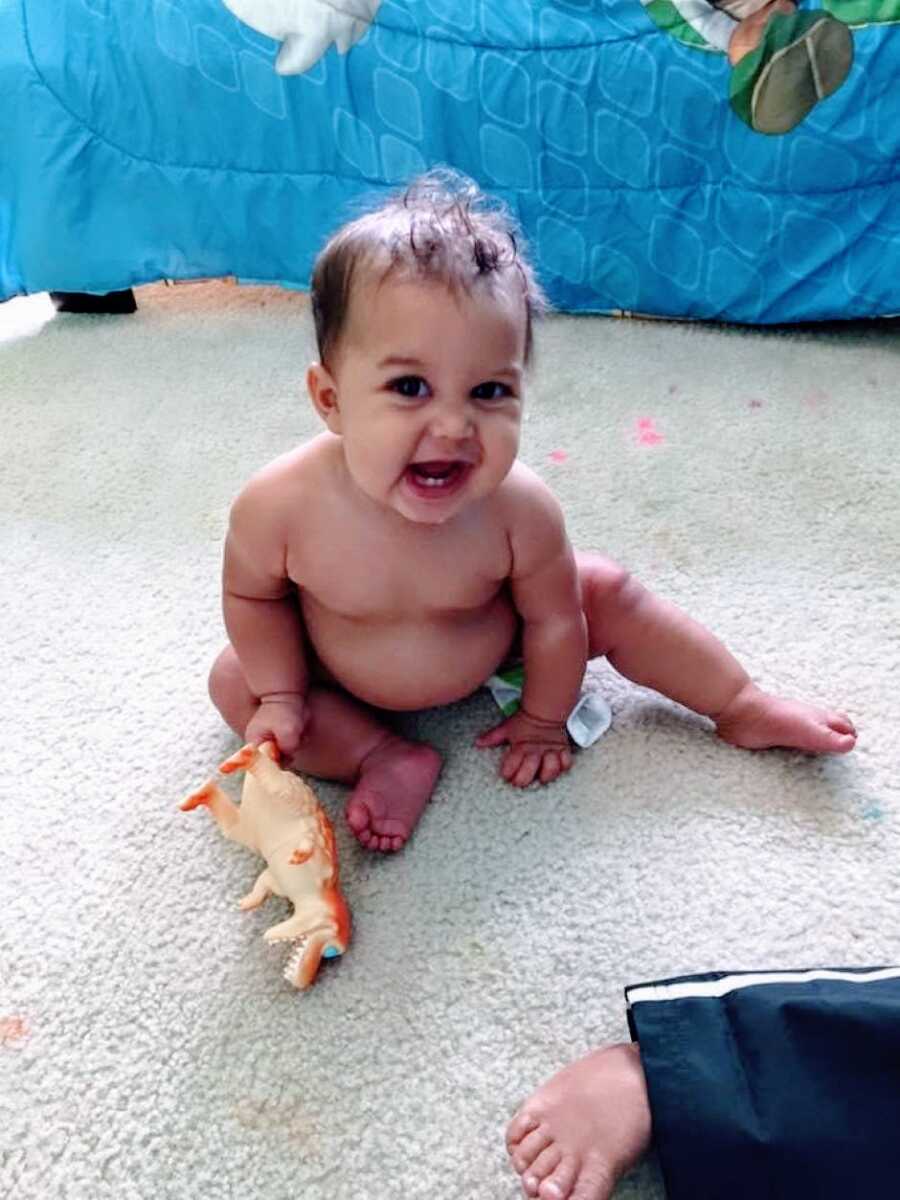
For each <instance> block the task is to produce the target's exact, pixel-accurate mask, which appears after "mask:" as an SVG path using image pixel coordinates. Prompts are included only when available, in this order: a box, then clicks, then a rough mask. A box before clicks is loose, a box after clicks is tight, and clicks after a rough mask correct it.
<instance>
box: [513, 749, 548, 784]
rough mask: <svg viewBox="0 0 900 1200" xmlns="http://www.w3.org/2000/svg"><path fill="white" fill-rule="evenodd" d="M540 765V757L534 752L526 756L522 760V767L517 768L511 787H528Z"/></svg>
mask: <svg viewBox="0 0 900 1200" xmlns="http://www.w3.org/2000/svg"><path fill="white" fill-rule="evenodd" d="M540 765H541V756H540V754H538V753H536V752H535V751H531V752H530V753H529V754H526V755H525V757H524V759H523V760H522V765H521V766H520V767H519V769H518V771H517V772H516V774H515V778H514V779H513V780H512V784H513V787H522V788H523V787H528V785H529V783H533V782H534V777H535V775H537V773H538V768H539V767H540Z"/></svg>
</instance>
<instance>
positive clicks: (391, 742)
mask: <svg viewBox="0 0 900 1200" xmlns="http://www.w3.org/2000/svg"><path fill="white" fill-rule="evenodd" d="M440 769H441V756H440V755H439V754H438V752H437V750H433V749H432V748H431V747H430V746H423V745H422V744H421V742H405V741H402V740H401V739H400V738H389V739H388V740H387V741H386V742H382V743H381V744H380V745H379V746H377V747H376V748H375V749H374V750H373V751H372V752H371V753H370V754H369V755H367V757H366V758H364V759H363V762H362V766H361V767H360V774H359V782H358V783H357V785H356V787H355V788H354V789H353V794H352V796H351V797H350V799H349V800H348V801H347V809H346V815H347V824H348V825H349V826H350V828H351V829H352V830H353V832H354V833H355V834H356V837H357V839H358V841H359V842H360V844H361V845H363V846H365V847H366V849H367V850H399V849H400V847H401V846H402V845H403V844H404V842H405V841H406V839H407V838H408V837H409V835H410V834H411V833H412V831H413V829H414V828H415V826H416V822H417V821H418V820H419V817H420V816H421V815H422V810H423V809H424V808H425V805H426V804H427V803H428V801H429V800H430V798H431V793H432V792H433V791H434V785H435V783H436V782H437V777H438V774H439V773H440Z"/></svg>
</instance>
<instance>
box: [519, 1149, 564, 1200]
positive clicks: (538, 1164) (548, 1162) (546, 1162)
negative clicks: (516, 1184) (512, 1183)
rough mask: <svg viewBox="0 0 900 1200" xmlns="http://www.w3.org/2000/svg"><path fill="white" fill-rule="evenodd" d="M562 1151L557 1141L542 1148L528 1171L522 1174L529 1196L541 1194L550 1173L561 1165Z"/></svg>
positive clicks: (523, 1185)
mask: <svg viewBox="0 0 900 1200" xmlns="http://www.w3.org/2000/svg"><path fill="white" fill-rule="evenodd" d="M561 1158H562V1151H561V1150H560V1148H559V1146H558V1145H557V1144H556V1142H551V1143H550V1145H549V1146H547V1148H546V1149H545V1150H542V1151H541V1152H540V1154H539V1155H538V1156H537V1158H536V1159H535V1160H534V1162H533V1163H532V1164H531V1166H530V1167H529V1168H528V1170H527V1171H525V1173H524V1174H523V1175H522V1187H523V1188H524V1189H525V1192H526V1194H527V1195H529V1196H539V1195H540V1187H541V1184H542V1183H543V1182H544V1180H545V1179H546V1178H547V1176H548V1175H550V1174H552V1172H553V1171H555V1170H556V1168H557V1167H558V1166H559V1163H560V1159H561Z"/></svg>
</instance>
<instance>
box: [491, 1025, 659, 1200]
mask: <svg viewBox="0 0 900 1200" xmlns="http://www.w3.org/2000/svg"><path fill="white" fill-rule="evenodd" d="M649 1143H650V1103H649V1100H648V1098H647V1085H646V1082H645V1080H644V1071H643V1068H642V1066H641V1058H640V1053H639V1051H638V1047H637V1046H635V1045H629V1046H625V1045H620V1046H608V1047H607V1048H605V1049H603V1050H595V1051H594V1053H593V1054H589V1055H587V1057H586V1058H582V1059H579V1060H578V1062H575V1063H572V1064H571V1065H570V1066H568V1067H564V1068H563V1070H562V1071H560V1072H558V1074H556V1075H554V1076H553V1078H552V1079H550V1080H549V1081H548V1082H547V1083H545V1084H543V1085H542V1086H541V1087H539V1088H538V1090H537V1091H536V1092H535V1093H534V1095H533V1096H531V1097H530V1098H529V1099H528V1100H526V1101H525V1103H524V1104H523V1105H522V1107H521V1108H520V1109H519V1111H518V1112H517V1113H516V1115H515V1117H513V1119H512V1121H511V1122H510V1125H509V1128H508V1130H507V1132H506V1148H507V1150H508V1152H509V1156H510V1158H511V1159H512V1164H513V1167H514V1168H515V1170H516V1171H517V1172H518V1173H519V1175H520V1176H521V1178H522V1188H523V1190H524V1192H525V1194H526V1196H539V1197H540V1198H541V1200H568V1198H569V1197H571V1198H572V1200H609V1197H611V1196H612V1194H613V1190H614V1188H615V1186H616V1183H617V1182H618V1181H619V1179H621V1177H622V1176H623V1175H624V1174H625V1172H626V1171H627V1170H629V1169H630V1168H631V1167H633V1166H634V1164H635V1163H636V1162H637V1160H638V1159H639V1158H640V1157H641V1155H642V1154H643V1153H644V1151H645V1150H646V1149H647V1147H648V1145H649Z"/></svg>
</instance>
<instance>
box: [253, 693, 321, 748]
mask: <svg viewBox="0 0 900 1200" xmlns="http://www.w3.org/2000/svg"><path fill="white" fill-rule="evenodd" d="M308 720H309V711H308V709H307V707H306V698H305V697H304V696H302V695H300V693H298V692H284V693H281V694H279V695H277V696H265V697H263V699H262V700H261V702H260V705H259V708H258V709H257V710H256V712H255V713H254V714H253V716H252V717H251V719H250V722H249V724H248V725H247V729H246V732H245V734H244V737H245V738H246V740H247V741H248V742H252V743H253V745H254V746H259V745H260V744H261V743H262V742H274V743H275V745H276V746H277V747H278V749H279V751H280V753H281V757H282V759H284V760H286V761H287V762H289V761H290V759H291V758H292V757H293V755H294V754H296V753H297V751H298V750H299V748H300V742H301V741H302V740H303V731H304V730H305V728H306V725H307V722H308Z"/></svg>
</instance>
